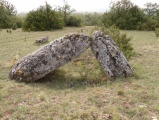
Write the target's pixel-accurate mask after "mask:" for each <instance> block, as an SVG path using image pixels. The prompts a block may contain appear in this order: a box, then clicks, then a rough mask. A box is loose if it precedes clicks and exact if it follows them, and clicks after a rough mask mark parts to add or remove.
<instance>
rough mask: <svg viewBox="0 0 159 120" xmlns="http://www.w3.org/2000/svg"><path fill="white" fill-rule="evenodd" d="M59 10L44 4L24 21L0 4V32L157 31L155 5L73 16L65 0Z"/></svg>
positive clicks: (123, 2) (122, 5)
mask: <svg viewBox="0 0 159 120" xmlns="http://www.w3.org/2000/svg"><path fill="white" fill-rule="evenodd" d="M63 2H64V5H63V6H62V7H56V8H52V7H51V6H50V5H49V4H48V3H47V2H46V3H45V5H43V6H40V7H39V8H37V9H36V10H32V11H30V12H29V13H27V15H26V16H25V17H21V16H18V15H17V11H16V8H15V7H14V6H13V5H12V4H10V3H9V2H7V1H5V0H0V28H13V29H16V28H19V27H22V28H23V30H26V31H43V30H52V29H61V28H63V27H64V26H76V27H79V26H82V25H87V26H104V27H107V28H109V27H111V26H115V27H117V28H119V29H122V30H155V28H159V5H158V4H157V3H146V4H145V6H144V8H140V7H139V6H137V5H135V4H134V3H132V2H131V1H130V0H120V1H117V2H111V3H110V9H109V11H106V12H105V13H96V12H94V13H75V9H72V8H71V6H70V5H69V4H68V2H67V1H66V0H63Z"/></svg>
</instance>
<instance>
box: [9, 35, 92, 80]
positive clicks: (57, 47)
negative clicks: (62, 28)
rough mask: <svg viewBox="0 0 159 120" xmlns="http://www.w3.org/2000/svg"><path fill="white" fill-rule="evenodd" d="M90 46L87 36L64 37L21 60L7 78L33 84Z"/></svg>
mask: <svg viewBox="0 0 159 120" xmlns="http://www.w3.org/2000/svg"><path fill="white" fill-rule="evenodd" d="M90 44H91V39H90V37H89V36H87V35H83V34H70V35H66V36H64V37H62V38H59V39H57V40H55V41H53V42H51V43H49V44H47V45H45V46H44V47H42V48H40V49H38V50H37V51H35V52H33V53H31V54H29V55H27V56H25V57H24V58H22V59H21V60H20V61H19V62H18V63H17V64H15V65H14V66H13V67H12V69H11V70H10V73H9V78H10V79H16V80H20V81H25V82H34V81H36V80H37V79H40V78H42V77H44V76H45V75H47V74H48V73H50V72H51V71H53V70H55V69H57V68H59V67H61V66H63V65H64V64H66V63H68V62H69V61H71V60H72V59H74V58H76V57H77V56H79V55H80V54H82V53H83V52H84V51H85V50H87V48H88V47H89V46H90Z"/></svg>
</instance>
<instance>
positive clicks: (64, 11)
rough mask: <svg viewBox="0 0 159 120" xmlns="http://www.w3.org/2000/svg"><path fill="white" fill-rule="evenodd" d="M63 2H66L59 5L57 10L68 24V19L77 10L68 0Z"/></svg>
mask: <svg viewBox="0 0 159 120" xmlns="http://www.w3.org/2000/svg"><path fill="white" fill-rule="evenodd" d="M63 3H64V5H63V6H62V7H58V8H57V11H58V12H59V13H60V15H61V16H62V17H63V20H64V23H65V25H66V26H67V25H68V24H67V23H68V19H69V17H70V15H71V13H73V12H75V9H72V8H71V6H70V5H69V4H68V2H67V0H63ZM71 19H72V18H71Z"/></svg>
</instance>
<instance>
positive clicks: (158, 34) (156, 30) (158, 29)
mask: <svg viewBox="0 0 159 120" xmlns="http://www.w3.org/2000/svg"><path fill="white" fill-rule="evenodd" d="M155 33H156V36H157V37H159V28H156V29H155Z"/></svg>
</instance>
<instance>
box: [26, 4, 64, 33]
mask: <svg viewBox="0 0 159 120" xmlns="http://www.w3.org/2000/svg"><path fill="white" fill-rule="evenodd" d="M63 26H64V23H63V19H62V17H61V16H60V15H59V13H58V12H56V11H55V10H52V7H51V6H50V5H49V4H48V3H47V2H46V4H45V6H40V7H39V8H38V9H37V10H35V11H30V12H29V13H28V14H27V16H26V19H25V21H24V26H23V30H31V31H44V30H52V29H61V28H62V27H63Z"/></svg>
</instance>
